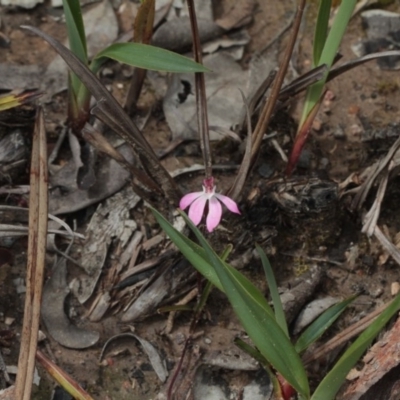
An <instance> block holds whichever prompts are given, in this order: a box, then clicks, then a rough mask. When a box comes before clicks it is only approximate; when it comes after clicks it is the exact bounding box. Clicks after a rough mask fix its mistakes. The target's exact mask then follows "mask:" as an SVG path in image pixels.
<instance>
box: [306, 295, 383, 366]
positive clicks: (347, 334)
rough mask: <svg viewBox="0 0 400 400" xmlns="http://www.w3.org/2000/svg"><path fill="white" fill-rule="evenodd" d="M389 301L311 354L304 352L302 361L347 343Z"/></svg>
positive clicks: (311, 359)
mask: <svg viewBox="0 0 400 400" xmlns="http://www.w3.org/2000/svg"><path fill="white" fill-rule="evenodd" d="M390 304H391V302H389V303H386V304H384V305H383V306H381V307H379V308H378V309H376V310H375V311H372V312H371V313H370V314H368V315H367V316H365V317H364V318H362V319H360V320H359V321H357V322H356V323H355V324H353V325H351V326H349V327H348V328H347V329H345V330H343V331H342V332H340V334H338V335H336V336H335V337H334V338H332V339H331V340H329V341H328V342H326V343H325V344H323V345H322V346H320V347H318V348H317V349H316V350H314V351H313V352H312V353H311V354H305V356H304V357H303V363H304V364H309V363H311V362H312V361H314V360H317V359H318V358H320V357H322V356H323V355H325V354H327V353H329V352H331V351H332V350H333V349H335V348H336V347H338V346H340V345H342V344H344V343H347V342H348V341H349V340H350V339H352V338H353V337H354V336H356V335H358V334H359V333H361V332H362V331H364V330H365V329H366V328H367V327H368V326H369V325H370V324H372V322H373V321H374V320H375V319H376V318H378V316H379V315H380V314H381V313H382V312H383V311H384V310H385V309H386V308H387V307H389V305H390Z"/></svg>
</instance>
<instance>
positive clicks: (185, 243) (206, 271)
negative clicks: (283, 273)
mask: <svg viewBox="0 0 400 400" xmlns="http://www.w3.org/2000/svg"><path fill="white" fill-rule="evenodd" d="M152 212H153V214H154V216H155V218H156V220H157V222H158V223H159V224H160V226H161V228H162V229H163V230H164V232H165V233H166V234H167V235H168V236H169V237H170V239H171V240H172V241H173V242H174V243H175V245H176V246H177V247H178V248H179V250H180V251H181V253H182V254H183V255H184V256H185V258H186V259H187V260H188V261H189V262H190V263H191V264H192V265H193V267H194V268H196V269H197V270H198V271H199V272H200V273H201V274H202V275H203V276H204V277H205V278H206V279H208V280H209V281H210V282H211V283H212V284H213V285H214V286H216V287H217V288H218V289H219V290H221V292H225V290H224V287H223V286H222V285H221V282H220V280H219V278H218V275H217V273H216V271H215V270H214V268H213V267H212V265H211V264H210V262H209V260H208V257H207V254H206V252H205V251H204V249H203V248H201V247H200V246H199V245H197V244H196V243H194V242H192V241H191V240H190V239H188V238H187V237H186V236H184V235H182V234H181V233H180V232H178V231H177V230H176V229H175V228H174V227H173V226H172V225H171V224H170V223H169V222H168V221H167V220H166V219H165V218H164V217H163V216H162V215H161V214H160V213H159V212H158V211H157V210H155V209H154V208H152ZM224 265H225V266H226V268H228V269H229V270H230V271H231V273H232V274H233V275H234V276H235V277H236V278H237V279H238V280H239V281H240V282H241V284H242V286H243V287H244V288H245V289H246V290H247V293H248V296H250V297H252V298H253V301H255V302H257V303H258V304H260V306H261V307H262V308H263V309H264V311H265V312H266V313H268V314H269V315H270V316H271V317H272V318H274V313H273V311H272V309H271V307H270V306H269V304H268V302H267V300H266V299H265V297H264V296H263V295H262V293H261V292H260V291H259V290H258V289H257V288H255V287H254V285H253V284H252V283H251V282H250V281H249V280H248V279H247V278H246V277H245V276H244V275H242V274H241V273H240V272H239V271H237V270H236V269H235V268H233V267H232V266H231V265H229V264H227V263H224Z"/></svg>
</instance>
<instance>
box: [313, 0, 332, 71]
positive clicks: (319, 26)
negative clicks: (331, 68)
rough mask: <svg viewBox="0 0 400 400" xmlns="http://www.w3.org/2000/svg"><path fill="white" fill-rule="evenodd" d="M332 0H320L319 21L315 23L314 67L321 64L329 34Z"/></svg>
mask: <svg viewBox="0 0 400 400" xmlns="http://www.w3.org/2000/svg"><path fill="white" fill-rule="evenodd" d="M331 6H332V0H320V2H319V9H318V16H317V22H316V24H315V32H314V45H313V67H317V66H319V65H320V63H319V60H320V58H321V54H322V51H323V49H324V46H325V41H326V37H327V35H328V25H329V16H330V13H331Z"/></svg>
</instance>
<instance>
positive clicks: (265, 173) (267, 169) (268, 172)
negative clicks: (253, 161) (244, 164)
mask: <svg viewBox="0 0 400 400" xmlns="http://www.w3.org/2000/svg"><path fill="white" fill-rule="evenodd" d="M274 172H275V170H274V168H273V167H272V166H271V165H269V164H266V163H262V164H261V165H260V166H259V168H258V173H259V175H260V176H262V177H263V178H270V177H271V176H272V175H273V173H274Z"/></svg>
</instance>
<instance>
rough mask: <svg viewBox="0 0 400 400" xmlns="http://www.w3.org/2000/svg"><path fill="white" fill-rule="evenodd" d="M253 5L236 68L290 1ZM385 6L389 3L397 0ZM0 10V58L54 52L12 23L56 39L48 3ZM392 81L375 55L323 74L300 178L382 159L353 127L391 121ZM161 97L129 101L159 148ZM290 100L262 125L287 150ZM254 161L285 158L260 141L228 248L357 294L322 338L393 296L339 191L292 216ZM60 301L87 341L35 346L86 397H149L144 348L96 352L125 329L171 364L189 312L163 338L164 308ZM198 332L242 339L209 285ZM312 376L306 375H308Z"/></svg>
mask: <svg viewBox="0 0 400 400" xmlns="http://www.w3.org/2000/svg"><path fill="white" fill-rule="evenodd" d="M229 3H230V2H229V1H224V2H222V4H223V5H224V6H226V7H228V5H229ZM259 3H260V4H259V6H258V8H257V12H256V13H255V15H254V21H253V22H252V24H251V25H250V26H249V28H248V29H249V33H250V35H251V37H252V40H251V42H250V44H249V45H248V47H247V49H246V55H245V57H244V61H243V65H244V68H245V67H246V60H248V59H249V58H250V56H251V55H252V54H253V53H254V52H257V51H260V50H261V49H263V48H264V47H265V45H266V44H267V43H268V42H269V41H270V40H271V38H273V37H274V35H275V34H276V33H277V32H278V31H279V29H280V27H282V26H283V25H285V24H286V23H287V21H288V18H290V13H291V12H292V11H293V10H292V6H293V2H292V1H289V0H286V1H281V2H272V1H271V2H267V1H260V2H259ZM222 8H223V7H222ZM388 9H389V10H392V11H397V12H398V11H400V7H399V6H398V4H397V3H395V4H394V5H391V6H390V7H389V8H388ZM222 11H223V10H222ZM0 12H1V18H2V24H3V26H4V28H3V31H4V32H5V33H6V35H7V36H8V37H9V38H10V40H11V43H10V47H8V48H0V54H1V62H2V63H9V64H14V65H15V64H17V65H31V64H36V65H40V66H45V65H47V64H48V63H49V62H50V61H51V59H52V57H53V53H52V52H51V51H50V50H49V48H48V46H47V45H46V44H44V42H43V41H42V40H41V39H39V38H36V37H34V36H31V35H27V34H26V32H23V31H21V30H20V29H19V26H20V25H21V24H31V25H34V26H37V27H39V28H40V29H42V30H43V31H46V32H48V33H49V34H51V35H53V36H54V37H56V38H57V39H60V40H63V39H64V38H65V36H66V35H65V30H64V25H63V24H61V23H60V22H57V21H55V20H54V19H53V18H52V17H51V15H50V14H51V6H50V4H48V3H45V4H44V5H39V6H37V7H36V8H35V9H33V10H30V11H24V10H22V9H8V8H6V7H0ZM220 12H221V11H220ZM314 16H315V10H314V7H313V6H310V9H309V11H308V16H307V19H306V23H305V27H304V29H303V31H302V40H301V42H300V46H299V49H298V54H299V57H298V60H297V66H298V67H297V69H298V72H299V73H302V72H305V71H307V70H308V69H309V67H310V60H311V53H312V49H311V41H310V38H311V35H312V21H313V17H314ZM363 36H364V32H363V31H362V28H361V22H360V17H359V16H355V17H354V18H353V19H352V21H351V23H350V26H349V29H348V32H347V34H346V36H345V39H344V41H343V45H342V46H341V53H342V54H343V60H350V59H352V58H354V57H355V56H354V54H353V53H352V50H351V45H352V44H354V43H356V42H357V41H358V40H360V39H361V38H362V37H363ZM284 45H285V38H284V39H283V40H282V41H281V48H282V49H283V48H284ZM114 70H115V71H116V72H117V73H116V75H115V76H114V77H113V78H112V81H109V82H107V83H109V84H112V87H113V93H114V94H116V95H117V97H118V98H119V100H122V98H123V97H124V90H126V88H127V87H128V80H127V79H126V78H125V77H124V75H123V74H122V68H121V67H114ZM399 79H400V78H399V76H398V73H397V72H395V71H383V70H381V69H380V68H379V67H378V66H377V64H376V62H374V61H372V62H369V63H367V64H364V65H363V66H360V67H358V68H356V69H353V70H352V71H350V72H348V73H346V74H344V75H342V76H340V77H339V78H337V79H335V80H334V81H332V82H330V83H329V84H328V85H327V86H328V89H329V90H330V91H331V92H332V94H333V100H331V101H330V102H329V104H328V103H326V104H324V105H323V106H322V109H321V111H320V112H319V114H318V116H317V122H316V124H315V125H314V128H315V129H313V131H312V133H311V137H310V139H309V142H308V144H307V146H306V149H305V156H304V159H303V163H302V164H301V165H303V166H304V168H301V167H300V168H298V169H297V171H296V173H295V175H296V177H301V178H302V179H308V178H311V177H318V178H320V179H329V180H331V181H334V182H338V183H339V182H341V181H343V180H344V179H345V178H346V177H347V176H348V175H349V174H350V173H352V172H360V171H362V170H363V169H364V168H366V167H367V166H369V165H371V164H372V163H373V162H374V161H375V160H376V159H378V157H380V156H382V155H384V154H385V152H386V151H387V149H388V148H389V147H390V145H391V144H392V143H393V141H394V140H395V138H384V139H376V140H373V141H363V140H362V138H363V136H362V133H363V131H365V130H366V128H365V127H366V126H368V127H369V129H372V128H377V129H378V128H382V130H383V129H384V128H385V127H387V126H388V125H389V124H394V123H396V124H398V123H400V109H399V87H400V80H399ZM118 84H120V85H122V87H123V89H122V90H121V89H120V87H121V86H119V87H118V88H117V85H118ZM0 89H1V88H0ZM65 101H66V96H65V93H64V94H61V95H57V96H56V98H55V100H54V102H53V103H50V104H47V105H46V106H45V109H46V123H47V129H48V132H47V133H48V137H49V149H51V148H52V146H53V145H54V142H55V139H56V137H57V135H58V133H59V131H60V126H61V124H62V123H64V121H65V119H66V112H65V110H66V103H65ZM160 101H161V100H160V99H158V98H157V97H156V96H155V95H154V93H153V92H152V91H151V89H146V94H145V96H144V97H142V99H141V101H140V110H141V112H143V114H146V112H147V111H149V110H150V109H152V110H153V112H152V114H151V116H150V119H149V122H148V123H147V125H146V127H145V129H144V132H145V135H146V136H147V137H148V138H149V140H150V142H151V143H152V145H153V146H155V147H156V148H158V149H159V148H163V147H165V146H166V145H167V144H168V143H169V139H170V133H169V129H168V127H167V125H166V122H165V119H164V118H163V115H162V110H161V105H160ZM301 104H302V97H301V96H300V97H299V98H298V99H293V101H291V103H290V105H289V106H288V108H286V109H285V110H283V111H282V112H281V113H280V114H279V115H277V116H276V118H275V120H274V122H273V124H272V129H274V130H277V131H278V133H279V136H278V141H279V143H280V144H281V146H282V147H283V149H284V150H285V151H286V152H288V151H289V149H290V145H291V139H292V138H293V135H294V133H295V129H296V121H298V119H299V115H300V112H301ZM16 115H17V114H16ZM288 121H290V123H288ZM29 129H30V127H29V125H28V127H27V128H26V130H25V134H26V136H27V137H29V135H30V131H29ZM65 147H66V148H65V149H64V151H65V158H67V155H69V153H68V152H69V150H68V148H67V146H65ZM194 148H195V152H194V153H195V154H197V155H196V156H193V151H192V149H193V144H188V145H183V146H182V147H181V150H180V152H178V151H176V152H174V153H172V154H171V155H170V156H168V157H167V158H166V159H165V160H164V163H165V165H166V166H167V168H169V169H170V170H173V169H176V168H177V167H183V166H187V165H190V164H191V163H193V162H201V159H200V157H199V154H200V153H199V152H198V146H197V145H194ZM214 151H215V155H216V157H215V159H216V162H217V163H222V164H223V163H224V162H225V161H226V160H229V159H230V158H233V159H235V160H238V162H239V160H240V158H241V153H240V151H239V149H238V148H237V146H235V145H232V144H230V143H220V144H216V145H214ZM230 152H231V153H230ZM182 154H183V155H182ZM61 158H63V155H61ZM263 165H264V166H265V165H267V166H269V167H271V168H273V169H274V170H275V172H276V174H277V175H278V176H279V175H282V174H283V170H284V163H283V162H282V161H281V160H280V158H279V156H278V155H277V153H276V151H275V150H274V149H273V147H272V146H271V145H270V144H269V143H265V144H264V145H263V148H262V152H261V155H260V159H259V162H258V165H257V166H256V167H255V168H254V171H253V173H252V175H251V178H250V179H249V182H247V185H246V190H247V192H248V193H251V192H252V189H256V188H257V189H258V197H256V200H254V201H251V200H249V199H247V200H245V201H244V202H243V204H241V207H242V209H243V210H244V212H243V215H242V217H241V218H239V219H235V218H236V217H227V229H228V231H229V232H230V235H229V240H230V241H231V242H232V243H233V245H234V247H235V246H236V247H237V248H236V250H235V251H234V253H233V257H234V256H236V255H239V254H238V253H240V251H239V250H238V249H241V251H242V250H243V248H244V247H249V246H250V247H251V246H252V243H254V241H255V240H257V241H258V242H260V243H261V244H262V245H263V246H264V247H265V249H266V251H267V252H268V253H269V257H270V261H271V264H272V266H273V267H274V269H275V271H276V275H277V279H278V281H279V284H280V286H281V287H282V288H283V289H287V288H288V287H289V285H290V283H288V282H290V281H291V280H292V279H293V278H294V277H296V276H298V275H300V274H301V273H302V272H304V271H307V270H309V269H310V267H311V266H312V265H314V264H318V265H319V266H321V267H322V269H323V271H324V278H323V280H322V282H321V284H320V285H319V286H318V288H317V290H316V291H315V292H314V293H313V294H312V298H319V297H324V296H326V295H331V296H334V297H339V298H346V297H348V296H350V295H352V294H354V293H360V296H359V297H358V299H357V300H356V301H355V302H354V304H353V305H352V306H351V307H349V309H348V311H347V312H346V313H345V314H344V316H343V317H342V318H341V319H340V321H339V322H338V323H337V324H335V326H334V327H333V329H332V330H331V331H330V333H329V334H328V335H326V336H325V337H324V338H323V339H322V340H326V339H327V338H328V337H330V336H333V335H334V334H335V333H336V332H339V331H340V330H341V329H343V328H344V327H346V326H348V325H349V324H350V323H352V322H354V321H355V320H357V319H359V318H360V317H361V316H363V315H365V314H367V313H368V312H370V311H371V310H373V309H374V308H375V307H376V306H377V305H380V304H383V303H384V302H387V301H388V300H390V299H391V298H392V295H391V284H392V283H393V282H400V271H399V268H398V265H397V264H396V263H395V262H394V261H393V260H392V259H390V257H389V258H388V259H387V260H386V259H385V262H383V261H382V260H383V259H384V255H385V252H384V251H383V250H382V248H381V247H380V245H379V244H378V243H377V242H376V241H375V240H374V239H368V238H366V236H365V235H363V234H361V233H360V229H361V222H360V221H361V215H358V214H354V213H351V212H350V211H349V210H348V204H349V199H348V198H347V197H344V198H341V199H340V200H338V202H337V203H336V204H335V206H334V209H329V210H328V212H325V213H322V214H321V215H320V216H319V217H318V218H317V219H315V217H310V216H303V215H302V216H297V217H293V216H291V215H290V214H287V213H286V212H283V211H282V212H281V211H277V210H276V209H273V210H271V209H268V207H269V203H268V202H265V203H263V199H264V198H265V195H266V194H265V193H263V190H266V189H265V188H267V187H268V185H267V181H266V179H265V178H263V177H262V174H261V173H260V171H261V170H262V169H260V168H261V167H262V166H263ZM27 179H28V174H27V169H25V171H22V173H21V174H20V176H19V177H18V178H17V179H16V181H15V182H13V183H19V184H27V183H28V180H27ZM201 179H202V177H201V174H191V175H185V176H183V177H180V178H178V180H177V181H178V182H179V184H180V185H182V187H183V188H184V189H185V191H186V190H188V191H189V190H191V189H193V190H197V188H198V187H199V185H200V183H201ZM217 179H218V185H219V188H220V189H221V190H223V189H224V188H226V187H228V186H229V183H230V182H231V181H232V180H233V179H234V175H233V173H232V172H226V171H224V172H219V173H218V175H217ZM398 183H399V182H398V178H396V179H394V180H392V181H390V183H389V186H388V191H387V195H386V197H385V200H384V202H383V206H382V213H381V217H380V220H379V225H380V226H384V227H386V228H387V230H386V232H387V233H388V234H390V236H391V237H392V238H394V237H395V235H396V234H397V233H398V232H399V231H400V216H399V215H400V214H399V213H398V204H399V199H400V192H399V189H398V187H399V185H398ZM22 200H24V198H22V199H21V198H19V197H17V196H11V197H4V196H3V197H1V198H0V201H1V202H2V203H3V204H13V205H15V204H18V203H19V202H21V201H22ZM371 201H373V199H369V201H368V202H367V204H371ZM93 211H94V209H93V208H92V209H90V210H88V211H87V213H86V214H85V212H81V213H78V214H76V215H74V217H76V218H79V221H80V226H79V230H80V231H81V232H84V229H85V226H86V224H87V223H88V220H89V216H90V215H91V213H93ZM275 211H276V213H275ZM133 215H134V217H135V219H136V221H137V223H138V225H139V226H150V227H151V228H152V229H153V230H155V229H156V226H155V223H154V220H153V219H152V218H151V216H150V215H149V213H148V212H147V211H146V210H145V209H144V207H143V206H142V205H139V207H138V208H137V209H135V211H133ZM68 218H69V221H71V220H72V217H71V216H69V217H68ZM238 221H239V222H238ZM243 237H244V238H243ZM224 238H226V235H225V236H224V235H222V234H218V233H216V234H215V235H214V236H212V240H213V241H214V242H215V245H216V247H217V248H223V247H224V246H225V244H226V243H223V242H221V240H224ZM239 240H241V242H239ZM235 241H236V242H235ZM26 244H27V240H26V239H24V238H23V239H18V240H17V241H16V243H15V244H14V245H13V246H12V247H11V249H10V252H11V253H12V254H13V257H14V261H13V265H12V267H7V268H6V267H2V266H1V265H0V344H1V348H2V354H3V356H4V360H5V362H6V364H7V365H16V364H17V360H18V352H19V344H20V343H19V335H20V331H21V325H22V319H23V304H24V296H23V294H18V293H17V292H16V286H15V284H14V283H13V281H14V280H15V279H16V278H18V277H20V278H24V276H25V263H26ZM355 247H358V250H359V252H358V253H357V254H356V256H355V259H354V260H352V261H349V260H350V259H351V257H350V255H351V251H352V249H354V248H355ZM49 262H50V261H49ZM69 268H70V270H69V272H70V276H69V279H71V278H72V277H73V274H74V272H73V271H75V269H74V267H73V266H69ZM244 272H245V273H246V275H248V276H249V277H250V278H252V279H254V281H255V282H259V283H258V284H259V286H260V287H261V288H262V289H263V290H266V289H267V288H266V284H265V282H264V278H263V275H262V271H261V268H260V265H259V262H257V261H254V260H253V261H252V263H251V264H249V265H247V266H246V268H245V269H244ZM66 308H67V310H69V311H68V313H69V315H70V316H71V318H72V320H73V323H75V324H77V325H79V326H82V327H85V328H87V329H93V330H96V331H98V332H100V341H99V342H98V344H96V345H95V346H94V347H93V348H90V349H86V350H71V349H67V348H64V347H62V346H60V345H59V344H58V343H57V342H55V341H54V340H53V339H52V338H51V337H50V336H49V335H48V336H47V339H46V341H45V342H44V344H41V346H42V347H43V348H44V349H45V351H46V352H47V353H48V354H50V356H51V357H53V358H54V360H55V361H56V362H57V364H58V365H59V366H61V367H62V368H64V369H65V370H66V371H67V372H69V373H70V374H71V375H72V376H73V377H74V378H75V379H77V380H78V381H79V382H80V383H81V384H82V385H83V386H84V387H85V388H86V389H87V390H88V392H89V393H91V395H92V396H93V397H94V398H95V399H113V400H119V399H121V400H122V399H152V398H155V396H156V395H157V393H158V392H159V391H160V390H161V388H162V384H161V383H160V382H159V381H158V379H157V377H156V375H155V374H154V372H153V371H152V369H151V367H150V365H149V362H148V359H147V357H146V355H145V354H144V353H143V351H142V350H141V348H140V347H139V346H138V345H137V343H136V342H135V341H133V340H120V341H116V342H115V344H114V345H112V346H110V348H108V349H107V353H106V356H105V361H104V362H103V363H101V365H100V364H99V360H98V359H99V355H100V351H101V348H102V346H103V345H104V343H105V342H106V341H107V340H108V339H109V338H110V337H112V336H114V335H116V334H118V333H120V332H121V331H125V330H127V329H129V328H131V329H134V331H135V332H136V333H137V334H138V335H140V336H142V337H144V338H146V339H147V340H149V341H150V342H152V343H153V344H154V345H156V347H157V348H158V349H160V351H161V353H162V355H163V357H165V358H166V360H167V362H168V365H169V368H171V367H172V365H173V364H175V363H177V362H178V360H179V357H180V354H181V351H182V348H183V338H184V337H186V336H187V334H188V329H189V328H188V327H189V325H190V315H188V314H187V313H182V314H180V315H178V317H177V319H176V321H175V324H174V329H173V330H172V333H171V334H169V335H165V334H163V331H164V328H165V324H166V317H165V316H164V315H154V316H152V317H150V318H147V319H146V320H145V321H143V322H140V323H134V324H132V326H130V327H129V326H128V327H127V326H126V325H123V324H121V322H120V317H119V315H111V316H108V317H107V318H104V319H102V320H101V321H100V322H97V323H92V322H89V321H88V320H87V319H86V318H85V315H86V313H87V311H88V309H87V307H84V306H82V305H80V304H79V303H78V302H77V301H76V300H75V299H74V298H73V297H72V296H70V297H68V299H67V305H66ZM71 310H73V312H71ZM8 318H12V319H13V322H12V323H11V324H10V325H8V324H7V323H6V321H7V319H8ZM197 330H198V331H199V332H202V334H199V337H198V338H197V339H196V340H195V344H197V345H199V346H200V347H201V348H202V351H204V352H205V353H207V354H212V353H213V352H218V353H226V354H228V353H231V352H235V351H236V350H234V349H233V348H234V345H233V344H232V340H233V338H234V337H236V336H244V334H243V331H242V329H241V327H240V325H239V323H238V321H237V319H236V317H235V316H234V314H233V312H232V310H231V309H230V308H229V306H228V303H227V302H226V301H225V299H224V298H223V296H222V294H220V293H217V291H214V292H213V293H212V294H211V298H210V300H209V304H208V306H207V307H206V313H205V315H204V316H203V317H202V319H201V320H200V322H199V325H198V328H197ZM118 350H119V351H118ZM39 369H40V368H39ZM39 372H40V375H41V377H42V380H41V384H40V387H39V388H38V389H37V390H36V391H35V394H34V396H33V399H49V398H50V391H51V390H52V387H53V383H52V381H51V380H50V378H47V377H46V375H45V373H44V371H41V370H40V371H39ZM321 372H322V373H323V371H322V369H321V370H320V371H319V373H321ZM318 375H319V374H316V379H318ZM237 376H240V378H241V379H242V380H243V382H244V383H245V382H247V380H248V379H250V378H249V375H248V373H247V372H242V373H241V375H240V374H239V375H237ZM244 383H243V385H244ZM239 386H240V384H239ZM236 390H237V393H239V392H240V390H239V389H236ZM238 396H239V395H238ZM236 398H239V397H236Z"/></svg>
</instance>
